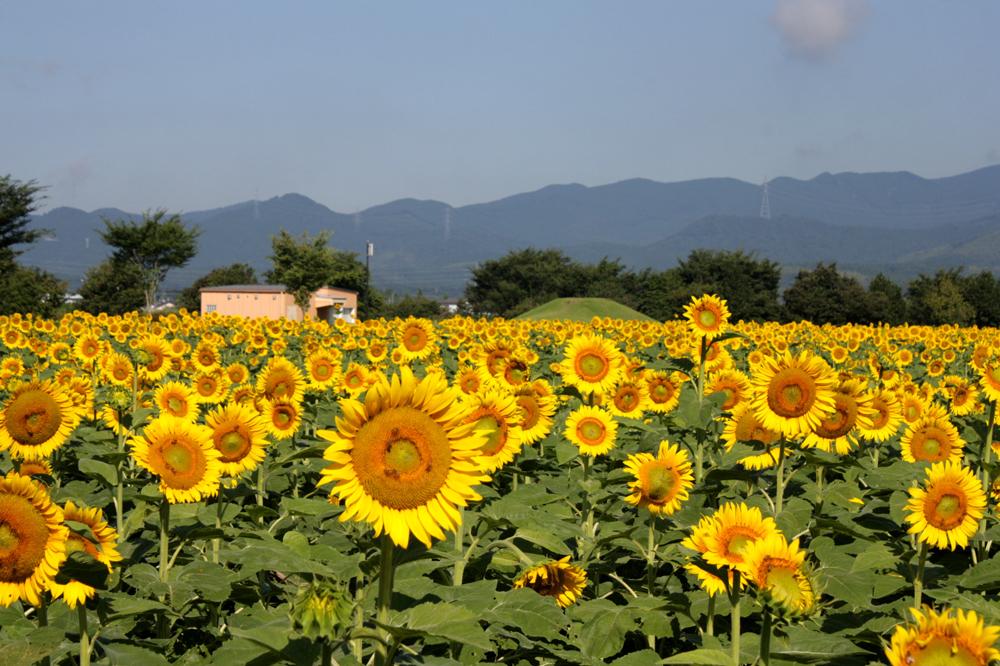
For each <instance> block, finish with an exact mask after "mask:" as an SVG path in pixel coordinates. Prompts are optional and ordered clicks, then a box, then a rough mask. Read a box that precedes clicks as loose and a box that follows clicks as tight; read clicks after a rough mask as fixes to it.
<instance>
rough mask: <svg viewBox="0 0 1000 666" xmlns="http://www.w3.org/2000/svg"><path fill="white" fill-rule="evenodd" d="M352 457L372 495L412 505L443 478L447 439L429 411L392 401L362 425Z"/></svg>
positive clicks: (393, 504) (447, 467)
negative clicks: (389, 405) (401, 405)
mask: <svg viewBox="0 0 1000 666" xmlns="http://www.w3.org/2000/svg"><path fill="white" fill-rule="evenodd" d="M351 460H352V463H353V466H354V472H355V474H356V475H357V477H358V482H359V483H360V484H361V487H362V488H364V489H365V492H366V493H367V494H368V495H369V496H370V497H371V498H372V499H375V500H377V501H378V502H379V503H380V504H382V505H383V506H386V507H389V508H392V509H398V510H405V509H413V508H416V507H419V506H422V505H425V504H426V503H427V502H429V501H430V500H432V499H433V498H434V497H436V496H437V494H438V491H439V490H440V489H441V487H442V486H443V485H444V484H445V482H446V481H447V479H448V474H449V472H450V471H451V461H452V457H451V442H450V441H449V440H448V435H447V433H446V432H445V430H444V428H442V427H441V425H440V424H439V423H438V422H437V421H435V420H434V419H433V418H431V416H430V415H428V414H426V413H425V412H422V411H420V410H418V409H415V408H413V407H408V406H403V407H394V408H392V409H388V410H386V411H384V412H381V413H379V414H377V415H376V416H375V417H374V418H373V419H372V420H371V421H368V422H367V423H365V424H364V425H363V426H361V428H360V429H359V430H358V433H357V435H356V436H355V440H354V449H353V450H352V451H351Z"/></svg>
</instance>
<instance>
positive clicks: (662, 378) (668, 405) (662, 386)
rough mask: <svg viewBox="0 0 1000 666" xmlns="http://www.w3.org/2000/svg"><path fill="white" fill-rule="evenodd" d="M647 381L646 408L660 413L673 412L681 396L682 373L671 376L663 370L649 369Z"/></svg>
mask: <svg viewBox="0 0 1000 666" xmlns="http://www.w3.org/2000/svg"><path fill="white" fill-rule="evenodd" d="M645 381H646V397H647V402H646V409H647V410H648V411H651V412H657V413H660V414H667V413H669V412H672V411H673V410H674V407H676V406H677V403H678V402H679V401H680V397H681V391H680V386H681V384H682V383H683V379H682V378H681V377H680V375H676V374H675V375H673V376H671V375H670V374H669V373H667V372H663V371H647V372H646V379H645Z"/></svg>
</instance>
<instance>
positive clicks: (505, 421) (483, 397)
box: [464, 390, 522, 473]
mask: <svg viewBox="0 0 1000 666" xmlns="http://www.w3.org/2000/svg"><path fill="white" fill-rule="evenodd" d="M466 404H467V405H468V407H469V409H470V410H471V411H470V413H469V415H468V416H467V417H466V418H465V421H464V423H472V424H474V425H475V426H476V430H478V431H479V432H480V433H481V434H482V435H483V436H484V437H485V438H486V439H485V441H484V442H483V445H482V449H481V450H480V457H479V465H480V466H481V467H482V468H483V471H485V472H491V473H492V472H495V471H496V470H498V469H500V468H501V467H503V466H504V465H506V464H507V463H509V462H510V461H512V460H513V459H514V456H516V455H517V454H518V453H520V452H521V445H522V441H521V426H520V425H518V421H519V420H520V417H521V412H520V410H519V409H518V406H517V401H516V400H515V399H514V396H512V395H508V394H506V393H500V392H499V391H494V390H488V391H486V392H485V393H479V394H476V395H474V396H471V397H470V398H469V400H467V401H466Z"/></svg>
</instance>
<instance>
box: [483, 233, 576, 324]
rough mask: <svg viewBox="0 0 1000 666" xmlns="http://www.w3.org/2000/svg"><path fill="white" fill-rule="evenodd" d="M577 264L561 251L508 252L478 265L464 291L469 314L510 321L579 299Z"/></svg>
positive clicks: (532, 249)
mask: <svg viewBox="0 0 1000 666" xmlns="http://www.w3.org/2000/svg"><path fill="white" fill-rule="evenodd" d="M585 290H586V284H585V280H584V276H583V271H582V269H581V267H580V265H579V264H577V263H576V262H575V261H573V260H572V259H570V258H569V257H567V256H566V255H565V254H564V253H563V252H562V250H556V249H548V250H537V249H535V248H530V247H529V248H526V249H524V250H512V251H510V252H508V253H507V254H505V255H504V256H502V257H500V258H499V259H491V260H489V261H484V262H483V263H481V264H479V266H477V267H476V268H474V269H473V271H472V279H471V280H470V281H469V283H468V284H467V285H466V287H465V298H466V301H468V303H469V307H470V308H471V309H472V311H473V312H476V313H478V314H494V315H500V316H503V317H511V316H516V315H518V314H520V313H521V312H525V311H526V310H529V309H531V308H533V307H535V306H536V305H541V304H542V303H545V302H546V301H550V300H552V299H553V298H564V297H568V296H583V295H584V294H585Z"/></svg>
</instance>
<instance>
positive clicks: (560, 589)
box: [514, 555, 587, 608]
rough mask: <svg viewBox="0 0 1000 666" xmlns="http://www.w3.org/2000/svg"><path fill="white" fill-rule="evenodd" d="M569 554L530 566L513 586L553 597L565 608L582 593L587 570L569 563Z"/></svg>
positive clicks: (585, 582) (585, 583) (585, 584)
mask: <svg viewBox="0 0 1000 666" xmlns="http://www.w3.org/2000/svg"><path fill="white" fill-rule="evenodd" d="M569 560H570V556H569V555H567V556H566V557H563V558H562V559H559V560H552V561H549V562H546V563H544V564H540V565H538V566H535V567H531V568H530V569H528V570H527V571H525V572H524V573H522V574H521V575H520V576H518V577H517V579H516V580H515V581H514V587H515V588H522V587H526V588H530V589H532V590H534V591H535V592H538V593H539V594H541V595H542V596H546V597H555V600H556V603H557V604H559V607H560V608H566V607H567V606H569V605H570V604H572V603H573V602H575V601H576V600H577V599H579V598H580V595H581V594H583V588H585V587H586V586H587V572H586V571H584V570H583V569H581V568H580V567H578V566H576V565H575V564H570V562H569Z"/></svg>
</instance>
